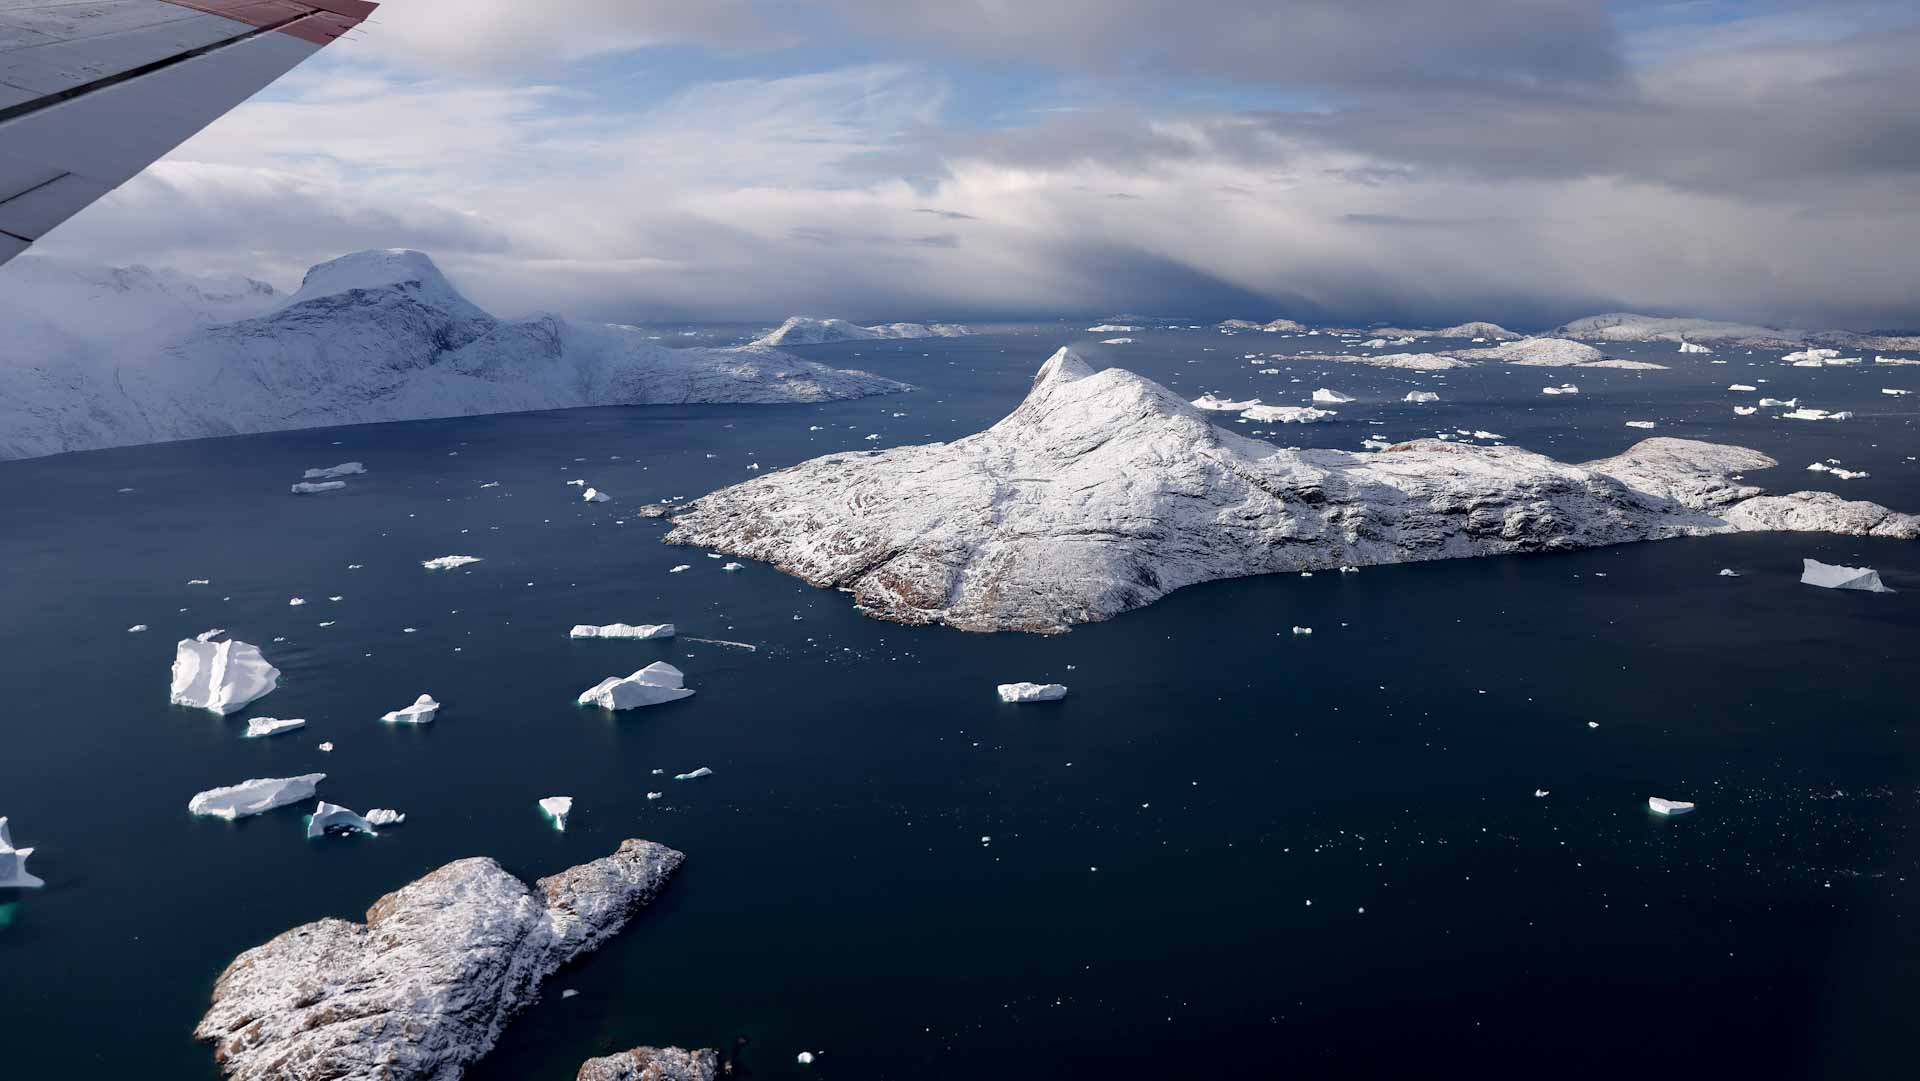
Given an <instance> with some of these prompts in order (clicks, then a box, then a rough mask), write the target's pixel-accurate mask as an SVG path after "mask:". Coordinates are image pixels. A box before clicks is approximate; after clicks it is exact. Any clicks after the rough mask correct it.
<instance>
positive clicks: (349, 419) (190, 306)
mask: <svg viewBox="0 0 1920 1081" xmlns="http://www.w3.org/2000/svg"><path fill="white" fill-rule="evenodd" d="M23 267H24V268H25V269H24V270H22V269H21V268H23ZM4 275H5V277H4V278H0V286H5V287H6V288H0V301H3V303H0V319H4V320H6V321H7V322H8V324H9V326H10V331H9V333H8V334H7V335H6V336H5V338H4V339H0V459H4V458H30V457H37V456H40V455H46V454H59V453H63V452H66V451H75V450H91V449H97V448H101V447H114V446H128V445H134V444H141V443H155V442H164V441H168V440H175V439H195V438H201V437H205V436H217V435H235V434H242V433H249V432H269V431H282V430H286V429H294V428H316V427H326V426H331V425H339V424H358V423H366V422H370V421H389V420H420V419H426V418H433V417H454V416H470V415H474V414H481V413H505V412H519V411H524V410H538V409H566V408H572V407H576V406H588V405H667V404H674V405H678V404H687V403H769V404H771V403H782V402H818V401H831V400H838V399H844V398H857V397H863V396H866V395H870V394H886V393H892V392H895V391H901V390H906V389H908V387H907V386H906V385H905V384H903V383H899V382H896V381H894V380H891V379H883V378H881V377H879V376H875V375H870V374H868V373H866V372H858V371H848V370H843V369H837V368H832V367H828V366H826V365H823V364H816V363H813V362H811V361H805V360H801V359H799V358H797V357H794V356H792V355H790V354H787V353H782V352H780V351H778V350H776V349H772V348H767V347H763V346H744V347H740V348H734V349H701V348H689V349H670V348H667V347H665V346H662V345H660V344H658V343H657V342H654V341H651V340H649V339H648V337H647V335H646V334H645V333H644V332H643V331H641V330H639V329H637V328H634V327H624V326H613V325H590V324H583V323H575V322H571V321H569V320H566V319H563V318H560V317H558V316H553V315H545V316H537V317H534V318H530V319H525V320H518V321H513V320H502V319H497V318H495V317H494V316H492V315H490V314H488V313H487V312H485V311H482V310H481V309H480V308H478V307H477V306H475V305H474V304H472V303H471V302H470V301H468V300H467V299H466V298H465V297H463V296H461V295H460V293H459V292H458V290H456V289H455V288H454V287H453V285H452V284H451V283H450V282H448V281H447V279H446V278H445V277H444V276H443V275H442V274H441V273H440V271H439V269H438V268H437V267H435V266H434V264H433V261H432V260H431V259H430V258H428V257H427V256H426V255H424V254H422V253H420V252H415V251H405V250H381V251H367V252H357V253H355V254H352V255H347V256H343V257H341V258H339V259H336V260H333V261H331V262H328V263H323V264H321V265H319V266H316V267H314V268H313V269H312V270H310V271H308V273H307V276H306V280H305V282H304V284H303V285H302V286H301V288H300V290H299V291H298V292H297V293H295V294H294V295H293V296H292V297H281V296H278V295H277V294H274V293H273V291H272V289H271V288H270V287H268V286H264V285H261V284H260V283H234V284H230V285H229V286H227V287H225V288H224V289H223V288H220V287H217V286H216V285H215V284H214V283H208V282H196V281H195V280H192V279H185V278H182V277H179V276H168V275H164V274H156V273H154V272H151V271H142V270H138V269H137V268H136V269H133V270H126V271H98V272H82V271H80V270H76V269H73V268H71V267H66V266H64V265H60V264H55V265H51V266H45V265H39V261H38V260H37V259H35V258H33V257H29V258H24V259H18V260H15V261H14V262H13V263H11V264H9V265H8V266H7V268H6V269H5V271H4ZM23 277H24V278H26V279H27V280H29V282H30V284H32V286H33V288H31V289H25V290H17V291H16V290H14V289H13V288H12V286H13V284H14V281H15V279H19V278H23ZM103 283H105V284H103ZM115 283H118V284H119V285H120V286H121V288H119V289H117V290H116V289H109V288H108V285H111V284H115ZM27 304H31V305H33V311H32V312H31V313H28V312H20V311H16V310H15V309H16V308H20V307H23V306H24V305H27ZM96 323H98V324H103V325H104V326H105V327H106V328H108V329H104V330H100V331H98V332H95V331H94V330H92V329H90V327H91V326H92V325H93V324H96Z"/></svg>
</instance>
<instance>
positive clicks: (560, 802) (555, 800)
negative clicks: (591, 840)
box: [540, 796, 573, 831]
mask: <svg viewBox="0 0 1920 1081" xmlns="http://www.w3.org/2000/svg"><path fill="white" fill-rule="evenodd" d="M540 810H541V811H542V812H543V813H545V814H546V816H547V817H548V818H551V819H553V828H554V829H557V830H563V831H564V830H565V829H566V828H567V816H568V815H570V814H572V813H573V797H572V796H547V797H544V798H543V799H541V800H540Z"/></svg>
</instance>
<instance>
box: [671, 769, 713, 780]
mask: <svg viewBox="0 0 1920 1081" xmlns="http://www.w3.org/2000/svg"><path fill="white" fill-rule="evenodd" d="M711 776H713V771H712V770H710V769H708V768H707V767H705V766H701V767H700V768H699V769H697V770H694V771H693V772H692V773H676V774H674V775H673V779H674V780H676V781H697V780H699V779H700V778H702V777H711Z"/></svg>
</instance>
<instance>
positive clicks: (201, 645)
mask: <svg viewBox="0 0 1920 1081" xmlns="http://www.w3.org/2000/svg"><path fill="white" fill-rule="evenodd" d="M220 633H221V632H219V631H208V632H206V633H205V634H202V635H200V636H198V637H195V638H182V639H181V640H180V641H179V642H178V643H177V644H176V645H175V646H174V651H173V688H172V701H173V704H174V705H176V706H192V707H194V708H196V709H210V710H212V711H214V712H215V713H218V714H220V715H221V716H223V717H224V716H226V715H227V714H229V713H238V712H239V711H241V710H243V709H245V708H246V707H247V703H249V702H252V701H253V700H255V699H257V698H261V697H264V696H265V695H267V694H269V693H271V692H272V691H273V689H274V688H275V687H276V686H278V685H279V682H280V670H279V669H278V668H275V667H274V666H273V665H271V664H268V663H267V659H266V658H265V657H263V656H261V655H260V647H259V646H255V645H250V644H248V643H246V642H237V641H233V640H231V639H230V640H228V641H225V642H215V641H212V638H213V637H215V636H217V635H218V634H220Z"/></svg>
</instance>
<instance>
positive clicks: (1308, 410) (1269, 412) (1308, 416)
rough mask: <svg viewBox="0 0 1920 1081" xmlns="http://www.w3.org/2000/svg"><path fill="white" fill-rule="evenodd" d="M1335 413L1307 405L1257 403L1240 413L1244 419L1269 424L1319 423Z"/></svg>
mask: <svg viewBox="0 0 1920 1081" xmlns="http://www.w3.org/2000/svg"><path fill="white" fill-rule="evenodd" d="M1333 415H1334V410H1331V409H1315V408H1313V407H1312V406H1307V405H1256V406H1254V407H1253V408H1252V409H1249V410H1247V411H1246V412H1244V413H1241V414H1240V416H1241V418H1242V419H1244V420H1251V421H1255V422H1260V423H1267V424H1276V423H1277V424H1317V423H1319V422H1320V421H1323V420H1325V419H1327V418H1328V417H1331V416H1333Z"/></svg>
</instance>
